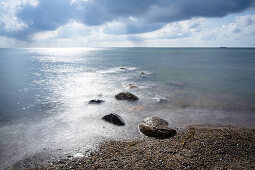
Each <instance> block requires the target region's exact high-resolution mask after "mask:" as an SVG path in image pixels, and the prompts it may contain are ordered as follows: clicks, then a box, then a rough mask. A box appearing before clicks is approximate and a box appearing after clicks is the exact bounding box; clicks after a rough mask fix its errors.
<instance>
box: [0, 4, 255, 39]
mask: <svg viewBox="0 0 255 170" xmlns="http://www.w3.org/2000/svg"><path fill="white" fill-rule="evenodd" d="M254 4H255V1H254V0H89V1H82V0H77V1H76V2H74V3H71V2H70V0H40V2H39V4H38V5H37V6H36V7H33V6H26V7H24V8H22V9H20V10H19V11H18V13H17V17H18V18H19V19H20V20H21V21H23V22H24V23H25V24H27V25H28V27H27V28H25V29H24V30H21V31H16V32H6V31H3V29H0V31H1V30H2V31H1V33H0V34H2V35H3V34H4V35H7V36H12V37H16V38H19V39H26V37H27V36H28V35H30V34H32V33H35V32H38V31H48V30H55V29H56V28H58V27H59V26H62V25H64V24H66V23H67V22H68V21H69V20H71V19H73V20H76V21H78V22H81V23H84V24H86V25H88V26H96V25H102V24H104V23H106V22H111V21H118V22H122V23H123V24H126V29H125V32H123V33H125V34H134V33H143V32H150V31H153V30H157V29H160V28H161V27H162V26H164V25H165V24H167V23H171V22H175V21H180V20H186V19H190V18H192V17H223V16H226V15H228V14H231V13H238V12H242V11H244V10H246V9H249V8H254ZM130 16H132V17H135V18H136V19H137V20H136V21H133V22H131V21H130V20H129V19H128V18H129V17H130ZM116 32H118V33H121V31H116ZM112 33H113V34H114V32H112Z"/></svg>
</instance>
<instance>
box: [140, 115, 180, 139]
mask: <svg viewBox="0 0 255 170" xmlns="http://www.w3.org/2000/svg"><path fill="white" fill-rule="evenodd" d="M139 130H140V132H141V133H143V134H144V135H146V136H149V137H157V138H167V137H171V136H174V135H175V134H176V130H174V129H172V128H170V127H169V126H168V122H167V121H166V120H164V119H161V118H159V117H156V116H152V117H147V118H145V119H143V120H142V121H141V123H140V124H139Z"/></svg>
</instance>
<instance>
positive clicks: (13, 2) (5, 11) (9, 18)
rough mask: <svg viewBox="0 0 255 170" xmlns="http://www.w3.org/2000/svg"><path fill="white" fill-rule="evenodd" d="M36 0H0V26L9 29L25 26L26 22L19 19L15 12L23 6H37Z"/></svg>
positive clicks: (14, 29) (15, 29) (20, 28)
mask: <svg viewBox="0 0 255 170" xmlns="http://www.w3.org/2000/svg"><path fill="white" fill-rule="evenodd" d="M37 4H38V1H37V0H3V1H0V26H1V25H2V26H3V27H4V29H5V30H6V31H7V32H9V31H18V30H22V29H24V28H26V24H25V23H23V22H22V21H20V20H19V19H18V18H17V16H16V13H17V11H18V10H20V9H22V7H23V6H26V5H30V6H34V7H35V6H37Z"/></svg>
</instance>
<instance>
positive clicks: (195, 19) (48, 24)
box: [0, 0, 255, 47]
mask: <svg viewBox="0 0 255 170" xmlns="http://www.w3.org/2000/svg"><path fill="white" fill-rule="evenodd" d="M122 46H127V47H130V46H137V47H143V46H144V47H145V46H146V47H147V46H148V47H149V46H153V47H218V46H232V47H237V46H238V47H244V46H246V47H254V46H255V0H0V47H122Z"/></svg>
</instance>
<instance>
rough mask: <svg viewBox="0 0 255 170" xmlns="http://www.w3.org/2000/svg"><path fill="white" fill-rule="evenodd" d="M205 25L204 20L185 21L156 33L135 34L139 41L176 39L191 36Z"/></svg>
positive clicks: (165, 27) (175, 23) (168, 25)
mask: <svg viewBox="0 0 255 170" xmlns="http://www.w3.org/2000/svg"><path fill="white" fill-rule="evenodd" d="M205 24H206V19H203V18H195V19H191V20H186V21H179V22H174V23H170V24H167V25H166V26H164V27H163V28H161V29H160V30H157V31H153V32H149V33H143V34H137V35H136V36H137V37H139V38H141V39H144V40H146V39H177V38H185V37H189V36H191V34H193V33H196V32H200V31H201V30H202V29H203V28H204V27H205Z"/></svg>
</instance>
